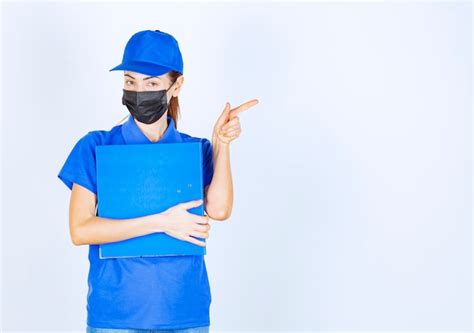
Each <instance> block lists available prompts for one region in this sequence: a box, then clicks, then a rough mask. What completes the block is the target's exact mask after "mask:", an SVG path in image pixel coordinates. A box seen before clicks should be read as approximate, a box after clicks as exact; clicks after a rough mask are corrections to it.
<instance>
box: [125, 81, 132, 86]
mask: <svg viewBox="0 0 474 333" xmlns="http://www.w3.org/2000/svg"><path fill="white" fill-rule="evenodd" d="M125 84H128V85H129V84H133V81H130V80H125Z"/></svg>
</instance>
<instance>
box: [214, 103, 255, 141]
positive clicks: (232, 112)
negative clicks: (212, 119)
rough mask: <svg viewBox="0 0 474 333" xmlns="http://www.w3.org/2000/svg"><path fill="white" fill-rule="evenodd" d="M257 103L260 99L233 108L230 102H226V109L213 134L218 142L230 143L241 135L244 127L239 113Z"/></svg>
mask: <svg viewBox="0 0 474 333" xmlns="http://www.w3.org/2000/svg"><path fill="white" fill-rule="evenodd" d="M256 104H258V100H257V99H252V100H250V101H248V102H245V103H244V104H242V105H240V106H238V107H236V108H234V109H231V108H230V104H229V103H226V105H225V108H224V111H223V112H222V114H221V115H220V117H219V119H217V122H216V124H215V125H214V132H213V134H212V137H213V138H214V139H216V140H217V143H218V144H229V143H230V142H231V141H233V140H235V139H237V138H238V137H239V136H240V133H241V132H242V129H241V128H240V119H239V117H238V116H237V115H238V114H239V113H241V112H243V111H245V110H247V109H248V108H250V107H252V106H254V105H256Z"/></svg>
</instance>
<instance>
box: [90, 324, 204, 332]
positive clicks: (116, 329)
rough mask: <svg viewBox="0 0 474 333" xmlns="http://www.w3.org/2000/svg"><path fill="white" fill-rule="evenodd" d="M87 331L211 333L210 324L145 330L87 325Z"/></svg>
mask: <svg viewBox="0 0 474 333" xmlns="http://www.w3.org/2000/svg"><path fill="white" fill-rule="evenodd" d="M87 333H209V326H200V327H191V328H183V329H177V330H145V329H129V328H125V329H119V328H96V327H90V326H89V325H87Z"/></svg>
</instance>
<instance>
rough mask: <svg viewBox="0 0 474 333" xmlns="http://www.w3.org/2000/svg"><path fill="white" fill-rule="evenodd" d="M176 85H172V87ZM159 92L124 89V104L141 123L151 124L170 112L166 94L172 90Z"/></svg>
mask: <svg viewBox="0 0 474 333" xmlns="http://www.w3.org/2000/svg"><path fill="white" fill-rule="evenodd" d="M173 85H174V83H173V84H172V85H171V87H172V86H173ZM171 87H169V88H168V89H166V90H165V89H162V90H157V91H131V90H125V89H123V96H122V104H123V105H126V106H127V109H128V111H130V113H131V114H132V116H133V117H134V118H135V119H137V120H138V121H139V122H141V123H145V124H151V123H154V122H155V121H157V120H159V119H160V118H161V117H162V116H163V115H164V114H165V113H166V111H168V97H167V96H166V93H167V92H168V90H170V89H171Z"/></svg>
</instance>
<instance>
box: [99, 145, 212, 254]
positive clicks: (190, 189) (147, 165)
mask: <svg viewBox="0 0 474 333" xmlns="http://www.w3.org/2000/svg"><path fill="white" fill-rule="evenodd" d="M96 166H97V199H98V207H97V208H98V210H97V215H98V216H100V217H105V218H111V219H129V218H135V217H141V216H145V215H150V214H156V213H160V212H163V211H165V210H166V209H168V208H170V207H172V206H175V205H177V204H178V203H182V202H187V201H192V200H199V199H204V189H203V168H202V144H201V142H179V143H158V144H128V145H102V146H96ZM188 212H189V213H192V214H197V215H201V216H203V215H204V205H203V204H201V205H200V206H198V207H193V208H191V209H188ZM177 223H179V222H177ZM191 237H193V236H191ZM194 238H195V239H198V240H200V241H204V242H205V238H199V237H194ZM204 254H206V248H205V247H202V246H200V245H196V244H193V243H191V242H188V241H184V240H180V239H177V238H175V237H172V236H169V235H168V234H166V233H165V232H156V233H152V234H148V235H143V236H138V237H134V238H129V239H126V240H122V241H118V242H111V243H103V244H100V245H99V257H100V258H101V259H106V258H127V257H128V258H129V257H148V256H175V255H204Z"/></svg>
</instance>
